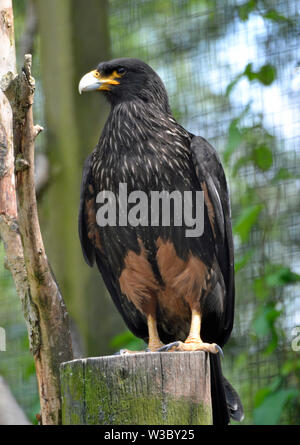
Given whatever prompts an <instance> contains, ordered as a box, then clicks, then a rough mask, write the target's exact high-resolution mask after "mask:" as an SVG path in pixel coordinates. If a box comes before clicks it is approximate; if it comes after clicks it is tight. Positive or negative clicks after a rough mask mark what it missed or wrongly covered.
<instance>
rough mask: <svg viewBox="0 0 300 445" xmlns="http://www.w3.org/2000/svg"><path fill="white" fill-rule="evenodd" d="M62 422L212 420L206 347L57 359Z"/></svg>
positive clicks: (183, 422)
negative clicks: (59, 367)
mask: <svg viewBox="0 0 300 445" xmlns="http://www.w3.org/2000/svg"><path fill="white" fill-rule="evenodd" d="M61 385H62V388H61V390H62V413H63V414H62V415H63V424H64V425H82V424H83V425H211V424H212V407H211V396H210V367H209V357H208V354H207V353H205V352H163V353H145V354H128V355H123V356H107V357H95V358H87V359H80V360H73V361H71V362H66V363H63V364H62V365H61Z"/></svg>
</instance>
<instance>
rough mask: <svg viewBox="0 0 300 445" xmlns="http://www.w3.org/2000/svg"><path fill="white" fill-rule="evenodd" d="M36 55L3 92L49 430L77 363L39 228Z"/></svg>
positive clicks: (11, 77)
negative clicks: (68, 368)
mask: <svg viewBox="0 0 300 445" xmlns="http://www.w3.org/2000/svg"><path fill="white" fill-rule="evenodd" d="M31 64H32V58H31V55H25V57H24V67H23V69H22V73H21V74H20V75H17V76H14V75H12V74H7V75H6V76H5V77H4V79H3V81H2V88H3V91H4V93H5V94H6V97H7V98H8V100H9V102H10V104H11V108H12V111H13V123H14V148H15V156H16V190H17V204H18V222H19V231H20V234H21V238H22V244H23V252H24V258H25V267H26V272H27V278H28V282H29V287H30V296H31V299H32V303H33V305H34V307H36V308H37V314H38V319H37V324H38V327H39V330H40V341H39V342H40V345H39V348H38V349H36V350H35V359H36V362H35V363H36V372H37V378H38V382H39V392H40V400H41V414H42V423H43V424H48V425H49V424H59V423H60V422H61V399H60V383H59V365H60V363H61V362H64V361H68V360H70V359H72V347H71V337H70V331H69V326H68V314H67V311H66V307H65V304H64V302H63V299H62V296H61V293H60V290H59V287H58V285H57V283H56V280H55V278H54V276H53V273H52V271H51V268H50V266H49V263H48V259H47V256H46V253H45V249H44V244H43V240H42V235H41V231H40V226H39V220H38V213H37V204H36V193H35V183H34V141H35V138H36V136H37V135H38V133H40V131H41V130H42V128H41V127H39V126H35V125H34V123H33V114H32V105H33V99H34V90H35V82H34V79H33V78H32V76H31Z"/></svg>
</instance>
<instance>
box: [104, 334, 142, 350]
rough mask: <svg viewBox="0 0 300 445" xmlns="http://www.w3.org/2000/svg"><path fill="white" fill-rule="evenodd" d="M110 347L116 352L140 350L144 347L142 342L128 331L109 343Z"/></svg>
mask: <svg viewBox="0 0 300 445" xmlns="http://www.w3.org/2000/svg"><path fill="white" fill-rule="evenodd" d="M110 346H111V347H112V348H114V349H116V350H118V349H122V348H127V349H131V350H141V349H143V347H144V342H143V341H142V340H140V339H139V338H137V337H135V336H134V335H133V334H132V333H131V332H130V331H124V332H121V333H120V334H118V335H116V336H115V337H114V338H113V339H112V340H111V341H110Z"/></svg>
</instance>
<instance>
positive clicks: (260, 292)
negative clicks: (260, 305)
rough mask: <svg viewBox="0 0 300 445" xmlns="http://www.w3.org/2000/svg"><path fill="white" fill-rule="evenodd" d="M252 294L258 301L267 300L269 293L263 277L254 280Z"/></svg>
mask: <svg viewBox="0 0 300 445" xmlns="http://www.w3.org/2000/svg"><path fill="white" fill-rule="evenodd" d="M253 289H254V293H255V295H256V296H257V298H259V299H260V300H265V299H266V298H268V296H269V294H270V291H269V289H268V287H267V285H266V280H265V277H259V278H255V280H254V282H253Z"/></svg>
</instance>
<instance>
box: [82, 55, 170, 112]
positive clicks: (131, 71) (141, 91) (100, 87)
mask: <svg viewBox="0 0 300 445" xmlns="http://www.w3.org/2000/svg"><path fill="white" fill-rule="evenodd" d="M85 91H102V92H103V93H104V95H105V96H106V97H107V99H108V100H109V102H110V103H111V104H112V105H113V106H114V105H116V104H119V103H121V102H126V101H132V100H135V99H140V100H142V101H144V102H146V103H149V104H151V103H154V104H155V105H157V106H159V107H160V108H163V109H164V110H165V111H169V104H168V95H167V92H166V89H165V87H164V84H163V82H162V80H161V79H160V77H159V76H158V75H157V74H156V72H155V71H154V70H153V69H152V68H151V67H150V66H149V65H147V64H146V63H145V62H142V61H141V60H139V59H132V58H122V59H114V60H110V61H108V62H101V63H99V65H98V66H97V68H96V69H94V70H93V71H90V72H89V73H87V74H85V75H84V76H83V77H82V79H81V80H80V82H79V93H80V94H81V93H82V92H85Z"/></svg>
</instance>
